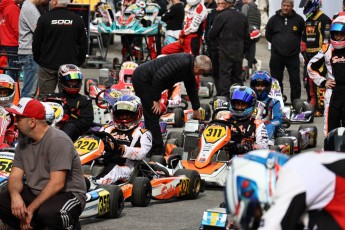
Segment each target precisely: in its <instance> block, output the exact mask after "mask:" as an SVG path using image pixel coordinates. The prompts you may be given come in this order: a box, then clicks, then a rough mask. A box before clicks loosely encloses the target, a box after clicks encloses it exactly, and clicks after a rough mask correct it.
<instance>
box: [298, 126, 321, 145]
mask: <svg viewBox="0 0 345 230" xmlns="http://www.w3.org/2000/svg"><path fill="white" fill-rule="evenodd" d="M306 128H311V129H313V131H314V137H313V140H312V141H310V140H309V145H308V146H309V147H310V148H314V147H315V146H316V145H317V127H316V126H315V125H307V124H305V125H300V126H299V128H298V131H299V130H301V129H306Z"/></svg>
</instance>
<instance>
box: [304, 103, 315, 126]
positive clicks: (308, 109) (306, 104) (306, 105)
mask: <svg viewBox="0 0 345 230" xmlns="http://www.w3.org/2000/svg"><path fill="white" fill-rule="evenodd" d="M303 110H304V111H312V115H311V118H310V120H309V123H313V122H314V108H313V106H311V105H310V104H309V103H304V107H303Z"/></svg>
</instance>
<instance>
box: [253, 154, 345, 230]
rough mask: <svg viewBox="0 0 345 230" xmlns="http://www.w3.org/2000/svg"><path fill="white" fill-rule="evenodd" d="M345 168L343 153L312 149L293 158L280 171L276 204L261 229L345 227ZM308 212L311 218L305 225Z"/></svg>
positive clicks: (264, 217) (269, 211) (263, 218)
mask: <svg viewBox="0 0 345 230" xmlns="http://www.w3.org/2000/svg"><path fill="white" fill-rule="evenodd" d="M344 167H345V154H343V153H333V152H324V153H317V152H309V153H303V154H299V155H297V156H295V157H293V158H291V159H290V160H289V161H288V162H287V163H286V164H285V165H284V166H283V167H282V168H281V170H280V172H279V179H278V180H277V185H276V190H275V193H274V196H273V204H272V206H271V207H270V208H269V209H268V211H267V212H266V213H265V214H264V216H263V217H262V218H261V222H260V227H259V229H260V230H264V229H267V230H272V229H318V230H324V229H344V228H345V222H344V215H345V212H344V211H345V209H344V199H343V197H344V196H345V190H344V183H345V174H344V170H343V168H344ZM307 212H308V217H309V218H308V221H306V220H307V219H303V220H305V222H307V223H304V224H302V223H301V218H302V217H303V216H304V214H306V213H307ZM302 225H306V228H303V226H302Z"/></svg>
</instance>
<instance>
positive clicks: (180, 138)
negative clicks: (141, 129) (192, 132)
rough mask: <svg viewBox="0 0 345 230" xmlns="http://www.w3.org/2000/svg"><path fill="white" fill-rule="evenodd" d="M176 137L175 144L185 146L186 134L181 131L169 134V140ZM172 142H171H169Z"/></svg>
mask: <svg viewBox="0 0 345 230" xmlns="http://www.w3.org/2000/svg"><path fill="white" fill-rule="evenodd" d="M172 139H175V145H176V147H183V144H184V143H183V142H184V136H183V133H181V132H176V131H175V132H169V133H168V136H167V141H169V140H172ZM169 143H171V142H169Z"/></svg>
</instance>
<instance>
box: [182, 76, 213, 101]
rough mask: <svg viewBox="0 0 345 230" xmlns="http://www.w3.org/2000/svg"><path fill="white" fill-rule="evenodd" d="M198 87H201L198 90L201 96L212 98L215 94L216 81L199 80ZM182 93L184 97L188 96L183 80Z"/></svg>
mask: <svg viewBox="0 0 345 230" xmlns="http://www.w3.org/2000/svg"><path fill="white" fill-rule="evenodd" d="M198 87H199V90H198V95H199V97H203V98H211V97H212V96H213V93H214V83H213V82H210V81H204V80H201V81H200V82H199V85H198ZM181 95H182V97H184V98H186V97H187V96H188V95H187V90H186V87H185V86H184V83H183V82H182V84H181Z"/></svg>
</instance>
